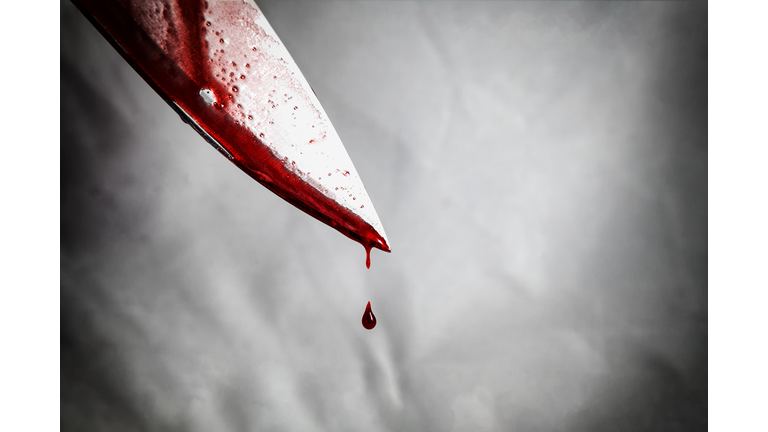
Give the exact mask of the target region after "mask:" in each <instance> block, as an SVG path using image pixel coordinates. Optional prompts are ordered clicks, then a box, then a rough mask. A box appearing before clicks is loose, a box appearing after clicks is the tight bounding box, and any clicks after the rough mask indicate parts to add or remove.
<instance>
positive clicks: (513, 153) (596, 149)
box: [61, 1, 707, 432]
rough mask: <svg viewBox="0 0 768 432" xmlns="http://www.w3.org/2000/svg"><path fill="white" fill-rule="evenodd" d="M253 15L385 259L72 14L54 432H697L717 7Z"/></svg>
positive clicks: (354, 6)
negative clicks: (306, 205)
mask: <svg viewBox="0 0 768 432" xmlns="http://www.w3.org/2000/svg"><path fill="white" fill-rule="evenodd" d="M259 5H260V7H261V9H262V10H263V12H264V13H265V15H266V16H267V18H268V19H269V21H270V23H271V24H272V26H273V27H274V28H275V31H276V32H277V33H278V34H279V35H280V37H281V39H282V40H283V42H284V43H285V45H286V46H287V48H288V49H289V50H290V52H291V54H292V55H293V57H294V59H295V60H296V62H297V63H298V64H299V67H300V68H301V69H302V71H303V72H304V75H305V76H306V78H307V80H308V81H309V83H310V84H311V85H312V86H313V87H314V89H315V91H316V92H317V95H318V97H319V99H320V100H321V102H322V103H323V106H324V108H325V110H326V111H327V113H328V115H329V117H330V118H331V121H332V122H333V124H334V125H335V127H336V129H337V131H338V132H339V135H340V136H341V137H342V139H343V141H344V143H345V145H346V147H347V151H348V153H349V154H350V156H351V158H352V160H353V161H354V162H355V165H356V167H357V169H358V171H359V172H360V175H361V176H362V178H363V180H364V182H365V185H366V187H367V189H368V191H369V193H370V195H371V198H372V200H373V202H374V203H375V205H376V208H377V210H378V213H379V216H380V217H381V220H382V222H383V224H384V227H385V229H386V231H387V234H388V236H389V238H390V240H391V246H392V250H393V252H392V254H384V253H381V252H379V251H374V252H373V253H372V266H371V269H370V270H366V269H365V265H364V261H365V254H364V251H363V248H362V247H360V246H359V245H358V244H356V243H354V242H351V241H349V240H348V239H347V238H345V237H343V236H342V235H340V234H339V233H338V232H336V231H334V230H333V229H331V228H329V227H327V226H325V225H323V224H321V223H319V222H317V221H315V220H314V219H312V218H310V217H308V216H306V215H305V214H304V213H302V212H300V211H298V210H296V209H295V208H293V207H291V206H290V205H289V204H287V203H285V202H284V201H282V200H281V199H279V198H278V197H276V196H274V195H273V194H272V193H270V192H269V191H267V190H266V189H264V188H263V187H261V186H260V185H259V184H257V183H256V182H254V181H253V180H251V179H250V178H249V177H248V176H247V175H245V174H244V173H242V172H240V171H239V170H237V169H236V168H235V167H234V165H232V164H231V163H229V162H228V160H227V159H226V158H224V157H222V156H221V155H220V154H218V153H217V152H216V151H215V150H214V149H213V148H211V147H210V146H209V145H208V144H206V143H205V142H204V141H203V140H202V139H201V138H200V137H199V136H198V135H196V134H195V132H194V131H192V129H191V128H189V127H188V126H186V125H185V124H183V123H182V122H181V121H180V120H179V118H178V116H177V115H176V114H174V112H173V111H172V110H171V109H170V108H169V107H168V106H167V105H166V104H165V103H164V102H163V101H162V100H161V99H160V98H159V97H158V96H157V95H156V94H155V93H154V92H153V91H152V90H151V89H150V88H149V87H148V86H147V85H145V84H144V82H143V81H142V80H141V78H139V76H138V75H137V74H136V73H135V72H134V71H133V70H132V69H131V68H130V67H129V66H128V65H127V64H125V63H124V62H123V60H122V59H121V58H120V57H119V55H118V54H117V53H116V52H114V50H113V49H112V48H111V47H110V45H109V44H108V43H107V42H106V41H105V40H103V39H102V37H101V36H100V35H99V34H98V32H97V31H96V30H95V29H94V28H93V27H92V26H91V25H90V24H89V23H88V22H87V21H86V20H85V19H84V18H83V17H82V16H81V15H80V14H79V12H78V11H77V10H76V9H75V8H74V7H73V6H72V5H71V4H69V3H68V2H62V3H61V9H62V12H61V172H62V174H61V236H62V237H61V426H62V429H63V430H65V431H91V430H109V431H117V432H119V431H155V430H156V431H165V430H178V431H356V430H367V431H429V430H433V431H451V430H454V431H481V430H482V431H615V430H622V431H635V430H655V431H656V430H660V431H689V430H705V429H706V426H707V419H706V414H707V375H706V374H707V351H706V348H707V206H706V205H707V130H706V129H707V127H706V126H707V117H706V115H707V87H706V86H707V5H706V3H695V4H694V3H682V2H676V3H658V2H654V3H629V2H621V3H606V2H595V3H560V2H558V3H538V2H522V3H512V2H491V3H480V2H472V3H459V2H447V3H441V2H420V3H410V2H272V1H270V2H266V1H261V2H259ZM367 301H371V303H372V305H373V310H374V312H375V313H376V316H377V317H378V325H377V327H376V328H375V329H374V330H373V331H366V330H364V329H363V327H362V326H361V324H360V319H361V317H362V313H363V310H364V308H365V304H366V302H367Z"/></svg>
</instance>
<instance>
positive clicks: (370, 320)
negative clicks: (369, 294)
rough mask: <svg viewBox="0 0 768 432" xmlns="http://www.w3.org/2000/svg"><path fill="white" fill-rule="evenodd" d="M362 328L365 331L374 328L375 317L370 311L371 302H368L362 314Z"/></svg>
mask: <svg viewBox="0 0 768 432" xmlns="http://www.w3.org/2000/svg"><path fill="white" fill-rule="evenodd" d="M363 327H365V329H366V330H373V328H374V327H376V315H374V314H373V311H372V310H371V302H368V306H366V307H365V312H363Z"/></svg>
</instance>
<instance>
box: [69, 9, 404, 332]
mask: <svg viewBox="0 0 768 432" xmlns="http://www.w3.org/2000/svg"><path fill="white" fill-rule="evenodd" d="M73 2H74V3H75V4H76V5H77V6H78V8H79V9H80V10H81V11H82V12H83V14H84V15H85V16H86V17H87V18H88V19H89V20H90V21H91V22H92V23H93V24H94V26H95V27H96V28H97V29H98V30H99V31H100V32H101V33H102V35H103V36H104V37H105V38H106V39H107V40H108V41H109V42H110V43H111V44H112V45H113V46H114V47H115V49H116V50H117V51H118V52H119V53H120V54H121V55H122V56H123V57H124V58H125V59H126V61H128V63H129V64H130V65H131V66H132V67H133V68H134V69H135V70H136V71H137V72H138V73H139V74H140V75H141V76H142V77H143V78H144V80H145V81H146V82H147V83H148V84H149V85H150V86H151V87H152V88H153V89H154V90H155V91H156V92H157V93H158V94H159V95H160V96H161V97H162V98H163V99H164V100H165V101H166V102H168V103H169V105H171V107H173V108H174V109H175V110H177V112H179V111H178V109H177V108H176V106H178V107H180V108H181V110H182V111H183V112H179V115H180V116H181V117H182V119H183V120H185V121H187V122H188V119H187V118H185V117H187V116H188V117H190V118H191V119H193V120H194V121H195V122H196V123H197V124H198V125H200V127H201V128H202V129H203V130H204V131H205V132H206V133H208V134H209V135H210V136H211V137H212V138H214V139H215V140H216V141H217V142H218V143H219V144H220V145H221V146H222V147H224V148H225V149H226V151H227V152H229V153H230V154H231V161H232V163H234V164H235V165H237V166H238V167H239V168H240V169H241V170H243V171H244V172H245V173H247V174H248V175H249V176H251V177H252V178H253V179H255V180H256V181H257V182H259V183H261V184H262V185H263V186H264V187H266V188H267V189H269V190H271V191H272V192H274V193H275V194H277V195H278V196H280V197H281V198H283V199H284V200H286V201H288V202H289V203H291V204H293V205H294V206H296V207H297V208H299V209H301V210H302V211H304V212H306V213H307V214H309V215H311V216H313V217H314V218H316V219H318V220H320V221H321V222H323V223H325V224H327V225H329V226H331V227H332V228H334V229H336V230H338V231H339V232H341V233H342V234H344V235H345V236H347V237H349V238H350V239H352V240H354V241H356V242H359V243H360V244H362V245H363V246H364V247H365V248H366V266H368V267H370V249H371V248H372V247H375V248H377V249H381V250H383V251H385V252H389V251H390V249H389V246H388V245H387V242H386V240H384V238H382V237H381V236H380V235H379V234H378V233H377V232H376V230H375V229H374V228H373V227H372V226H371V225H370V224H368V223H367V222H365V221H364V220H363V219H362V218H360V217H359V216H357V215H356V214H354V213H352V212H351V211H350V210H348V209H346V208H345V207H343V206H341V205H339V204H337V203H336V202H335V201H334V200H332V199H330V198H328V197H326V196H325V195H323V194H322V193H321V192H320V191H318V190H317V189H315V188H314V187H312V186H311V185H309V184H308V183H306V182H305V181H304V180H302V179H301V178H300V177H298V176H296V175H295V174H294V173H293V172H292V171H290V170H289V169H288V168H287V167H285V165H284V163H283V162H282V161H281V160H280V159H278V158H277V157H276V156H275V155H274V154H273V153H272V151H271V150H270V148H269V147H267V146H266V145H265V144H264V143H263V142H262V141H261V140H259V139H258V138H257V137H254V136H253V135H252V134H251V133H250V131H249V130H248V129H247V128H246V127H245V126H244V124H243V123H240V124H236V123H235V120H236V119H235V118H232V117H231V116H230V115H229V114H228V113H227V112H226V111H225V110H222V109H211V105H210V104H207V103H205V102H204V101H203V99H202V98H201V97H200V96H199V92H200V89H210V90H211V91H212V92H213V94H214V95H215V97H216V100H218V101H221V100H222V99H224V95H226V94H228V93H229V88H227V86H226V85H225V84H223V83H221V82H220V81H219V80H217V79H216V77H215V72H214V71H213V70H212V67H211V62H210V59H209V57H208V55H207V54H206V42H205V32H201V31H199V30H198V29H200V27H201V26H200V24H201V23H203V22H205V25H206V26H208V25H209V23H208V22H206V21H205V20H204V13H203V12H204V10H205V8H206V3H205V2H204V1H202V0H201V1H195V0H190V1H186V2H184V8H183V9H182V10H181V12H180V13H178V14H177V16H175V17H172V18H171V19H172V20H175V23H174V24H175V28H177V30H178V31H179V33H180V34H179V38H178V45H177V46H176V47H174V49H171V50H169V49H163V48H162V47H160V46H158V45H157V44H156V43H155V41H154V40H153V39H152V37H151V36H150V35H148V34H147V33H146V32H145V31H144V30H143V28H142V27H141V26H140V25H138V24H137V21H140V20H141V19H142V18H141V10H140V8H139V7H138V6H137V5H139V4H140V3H141V1H135V2H127V1H126V0H73ZM129 3H131V4H129ZM240 6H241V7H248V6H246V5H243V4H240ZM233 7H234V6H233ZM222 42H223V41H222ZM253 49H254V51H255V50H256V47H254V48H253ZM220 52H222V53H223V50H220ZM274 79H277V76H276V75H275V76H274ZM313 91H314V90H313ZM214 106H215V105H214ZM221 106H222V107H223V106H224V105H223V104H221ZM249 118H250V116H249ZM270 123H271V122H270ZM344 174H345V175H348V174H347V173H344ZM368 311H370V305H369V309H368V310H367V311H366V312H368ZM371 317H373V314H372V313H371ZM373 323H374V325H375V318H374V319H373ZM371 328H373V326H371Z"/></svg>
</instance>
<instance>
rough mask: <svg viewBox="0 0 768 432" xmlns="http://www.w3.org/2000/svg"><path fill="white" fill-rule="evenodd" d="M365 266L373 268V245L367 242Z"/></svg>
mask: <svg viewBox="0 0 768 432" xmlns="http://www.w3.org/2000/svg"><path fill="white" fill-rule="evenodd" d="M363 246H364V247H365V268H371V245H370V244H365V245H363Z"/></svg>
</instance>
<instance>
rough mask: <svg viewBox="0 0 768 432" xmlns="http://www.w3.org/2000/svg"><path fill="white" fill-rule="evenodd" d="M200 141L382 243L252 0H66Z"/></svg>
mask: <svg viewBox="0 0 768 432" xmlns="http://www.w3.org/2000/svg"><path fill="white" fill-rule="evenodd" d="M73 2H74V3H75V5H76V6H78V8H79V9H80V10H81V11H82V12H83V14H84V15H85V16H86V17H87V18H88V19H89V20H90V21H91V22H92V23H93V24H94V26H95V27H96V28H97V29H98V30H99V31H100V32H101V33H102V35H104V37H105V38H106V39H107V40H108V41H109V42H110V43H111V44H112V45H113V46H114V47H115V48H116V49H117V50H118V51H119V52H120V54H121V55H122V56H123V57H124V58H125V59H126V60H127V61H128V62H129V63H130V64H131V66H133V68H134V69H135V70H136V71H137V72H138V73H139V74H140V75H141V76H142V77H143V78H144V79H145V81H146V82H147V83H148V84H149V85H150V86H152V88H154V89H155V91H156V92H157V93H158V94H159V95H160V96H161V97H162V98H163V99H164V100H165V101H166V102H168V104H169V105H170V106H171V107H172V108H173V109H174V110H175V111H176V112H177V113H178V114H179V116H180V117H181V118H182V119H183V120H184V121H185V122H187V123H188V124H189V125H190V126H192V127H193V128H194V129H195V130H196V131H197V132H198V133H199V134H200V135H201V136H203V138H205V140H206V141H208V142H209V143H210V144H211V145H213V146H214V147H215V148H216V149H218V150H219V151H220V152H221V153H222V154H224V155H225V156H226V157H228V158H229V159H230V160H231V161H232V162H233V163H234V164H235V165H237V166H238V167H239V168H240V169H241V170H243V171H244V172H245V173H247V174H248V175H249V176H251V177H252V178H254V179H255V180H256V181H257V182H259V183H261V184H262V185H264V186H265V187H267V188H268V189H269V190H271V191H272V192H274V193H276V194H277V195H279V196H280V197H282V198H283V199H285V200H286V201H288V202H289V203H291V204H293V205H294V206H296V207H298V208H299V209H301V210H303V211H304V212H306V213H307V214H309V215H311V216H313V217H315V218H316V219H318V220H320V221H322V222H324V223H326V224H327V225H329V226H331V227H333V228H335V229H336V230H338V231H339V232H341V233H342V234H344V235H345V236H347V237H349V238H351V239H352V240H355V241H357V242H359V243H360V244H362V245H363V246H364V247H365V249H366V255H367V256H366V265H367V266H368V267H370V250H371V248H377V249H381V250H383V251H386V252H389V250H390V249H389V245H388V243H387V237H386V234H385V233H384V228H383V227H382V225H381V222H380V220H379V217H378V215H377V214H376V210H375V209H374V207H373V203H372V202H371V200H370V198H369V197H368V193H367V192H366V190H365V187H364V186H363V183H362V180H361V179H360V176H359V175H358V174H357V171H356V170H355V167H354V165H352V161H351V160H350V158H349V155H347V152H346V150H345V148H344V145H343V144H342V142H341V139H340V138H339V136H338V134H337V133H336V131H335V130H334V128H333V125H331V122H330V120H329V119H328V116H327V115H326V113H325V111H324V110H323V108H322V106H320V102H319V101H318V100H317V97H316V96H315V94H314V91H313V90H312V88H311V87H310V86H309V84H308V83H307V81H306V79H304V76H303V75H302V74H301V72H300V71H299V68H298V67H297V66H296V63H295V62H294V61H293V59H292V58H291V56H290V55H289V54H288V51H287V50H286V48H285V46H284V45H283V44H282V42H281V41H280V39H279V38H278V37H277V34H275V32H274V30H273V29H272V27H271V26H270V25H269V23H268V22H267V20H266V18H265V17H264V14H262V13H261V11H260V10H259V8H258V7H257V6H256V4H255V3H254V2H253V0H245V1H243V0H229V1H227V0H218V1H217V0H208V1H198V0H175V1H174V0H171V1H166V2H159V1H153V0H73Z"/></svg>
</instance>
